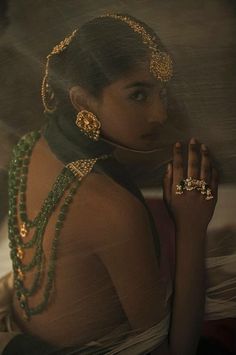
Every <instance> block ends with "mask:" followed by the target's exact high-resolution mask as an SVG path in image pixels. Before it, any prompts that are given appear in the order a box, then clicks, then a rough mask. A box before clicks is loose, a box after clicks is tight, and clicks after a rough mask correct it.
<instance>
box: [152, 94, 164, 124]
mask: <svg viewBox="0 0 236 355" xmlns="http://www.w3.org/2000/svg"><path fill="white" fill-rule="evenodd" d="M148 117H149V119H148V121H149V122H150V123H159V124H161V125H163V124H164V123H165V122H166V120H167V109H166V106H165V105H164V104H163V102H162V100H161V99H160V98H158V99H155V102H153V105H152V108H151V110H150V112H149V115H148Z"/></svg>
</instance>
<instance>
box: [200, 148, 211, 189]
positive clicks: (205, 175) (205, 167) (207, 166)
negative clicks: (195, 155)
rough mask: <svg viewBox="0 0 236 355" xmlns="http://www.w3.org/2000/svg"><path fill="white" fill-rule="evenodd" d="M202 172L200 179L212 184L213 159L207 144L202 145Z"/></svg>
mask: <svg viewBox="0 0 236 355" xmlns="http://www.w3.org/2000/svg"><path fill="white" fill-rule="evenodd" d="M201 154H202V158H201V172H200V179H201V180H204V181H205V182H206V183H207V184H208V185H210V184H211V161H210V156H209V150H208V148H207V147H206V146H205V144H202V145H201Z"/></svg>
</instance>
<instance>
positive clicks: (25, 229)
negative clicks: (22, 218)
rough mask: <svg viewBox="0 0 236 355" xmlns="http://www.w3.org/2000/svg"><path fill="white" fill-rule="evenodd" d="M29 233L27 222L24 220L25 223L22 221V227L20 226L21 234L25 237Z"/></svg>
mask: <svg viewBox="0 0 236 355" xmlns="http://www.w3.org/2000/svg"><path fill="white" fill-rule="evenodd" d="M27 234H28V230H27V228H26V224H25V222H24V223H22V225H21V228H20V236H21V237H22V238H25V237H26V236H27Z"/></svg>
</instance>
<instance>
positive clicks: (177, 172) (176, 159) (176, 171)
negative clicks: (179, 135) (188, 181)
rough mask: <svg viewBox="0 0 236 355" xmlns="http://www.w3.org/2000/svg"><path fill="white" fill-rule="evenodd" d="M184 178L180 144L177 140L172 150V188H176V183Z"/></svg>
mask: <svg viewBox="0 0 236 355" xmlns="http://www.w3.org/2000/svg"><path fill="white" fill-rule="evenodd" d="M183 178H184V166H183V155H182V148H181V144H180V143H179V142H177V143H176V144H175V146H174V150H173V189H174V190H176V185H179V183H180V181H181V180H183Z"/></svg>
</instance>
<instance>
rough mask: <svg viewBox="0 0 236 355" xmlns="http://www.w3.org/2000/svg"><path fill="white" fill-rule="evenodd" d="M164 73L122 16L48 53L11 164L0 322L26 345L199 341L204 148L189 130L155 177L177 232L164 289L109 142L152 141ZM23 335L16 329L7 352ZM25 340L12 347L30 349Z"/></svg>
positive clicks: (211, 182)
mask: <svg viewBox="0 0 236 355" xmlns="http://www.w3.org/2000/svg"><path fill="white" fill-rule="evenodd" d="M171 76H172V60H171V58H170V56H169V54H168V53H167V52H166V51H165V49H164V47H163V46H162V44H161V43H160V40H159V39H158V37H157V36H156V35H155V33H154V32H153V31H152V30H151V29H150V28H148V27H147V26H146V25H145V24H143V23H141V22H140V21H138V20H136V19H134V18H132V17H131V16H126V15H105V16H102V17H99V18H96V19H94V20H92V21H90V22H88V23H86V24H85V25H84V26H83V27H81V29H80V30H76V31H74V32H73V33H72V34H71V36H69V37H67V38H66V39H65V40H64V41H63V42H61V43H60V44H59V45H58V46H56V47H55V48H54V49H53V51H52V52H51V53H50V54H49V56H48V57H47V64H46V73H45V77H44V80H43V85H42V100H43V104H44V107H45V114H46V115H47V117H48V122H47V124H46V125H45V126H44V127H43V128H42V130H41V131H40V132H32V133H30V134H28V135H26V136H24V137H23V138H22V139H21V140H20V142H19V143H18V145H17V146H16V148H15V149H14V152H13V159H12V162H11V166H10V169H9V238H10V248H11V258H12V261H13V272H14V292H13V310H12V314H11V315H10V314H9V311H6V312H5V314H3V316H2V319H3V320H4V319H6V322H5V329H6V330H10V329H12V330H13V331H15V332H24V333H27V334H29V336H30V337H29V338H27V337H26V339H31V340H30V341H32V342H33V340H32V339H33V338H31V336H32V337H36V339H39V340H35V341H36V343H35V344H37V346H36V345H35V348H36V350H35V351H37V347H38V346H39V345H38V344H41V345H40V346H42V347H44V350H42V352H41V353H43V351H45V354H46V353H47V351H48V353H49V351H51V350H52V351H53V349H54V348H63V347H64V348H66V347H67V348H73V349H75V352H73V353H82V354H117V353H120V354H147V353H150V352H151V354H161V355H162V354H182V355H184V354H194V353H195V352H196V349H197V345H198V341H199V336H200V331H201V325H202V322H203V313H204V294H205V276H204V275H205V271H204V256H205V235H206V230H207V226H208V223H209V221H210V220H211V218H212V215H213V213H214V208H215V204H216V201H217V174H216V171H215V170H214V169H213V168H212V164H211V159H210V157H209V152H208V149H207V147H206V146H205V145H200V144H199V143H198V142H197V141H196V140H195V139H194V138H193V139H191V141H190V143H189V146H188V160H187V162H186V163H185V162H184V159H183V155H182V148H181V144H180V143H179V142H177V143H176V144H175V146H174V149H173V163H172V164H169V165H168V168H167V172H166V175H165V178H164V197H165V200H166V203H167V205H168V208H169V210H170V213H171V215H172V217H173V219H174V221H175V225H176V234H177V250H176V256H177V259H176V275H175V284H174V291H175V292H174V297H171V291H172V285H171V280H170V278H169V277H168V273H166V272H164V270H163V266H162V264H163V261H164V260H163V255H162V251H161V250H160V244H159V236H158V233H157V230H156V228H155V224H154V221H153V218H152V215H151V213H150V211H149V209H148V208H147V206H146V203H145V200H144V198H143V196H142V194H141V193H140V191H139V189H138V188H137V186H136V185H135V184H134V182H133V181H132V179H130V177H129V174H128V173H127V171H126V170H125V169H124V167H123V166H122V165H121V164H120V163H119V162H118V161H117V159H116V158H115V155H114V151H115V148H116V147H118V146H124V147H127V148H128V149H131V150H135V151H142V152H150V151H153V150H155V149H157V148H158V135H161V132H162V129H163V127H164V125H165V121H166V119H167V113H166V102H165V101H166V100H165V98H166V83H167V82H168V81H169V80H170V78H171ZM187 178H188V179H187ZM36 184H37V185H36ZM36 186H37V188H36ZM189 275H191V277H188V276H189ZM8 280H9V279H8ZM171 308H172V310H171ZM4 317H5V318H4ZM7 321H8V323H7ZM2 323H4V322H3V321H2ZM6 323H7V324H6ZM7 336H9V333H8V334H7ZM10 336H11V335H10ZM22 339H25V338H22V336H21V335H18V336H17V337H16V338H13V340H12V342H14V349H17V351H19V346H20V345H19V344H23V340H22ZM8 340H9V339H7V340H6V339H5V344H4V347H5V350H4V352H3V353H4V355H5V354H9V353H10V352H11V349H12V348H11V344H12V342H10V343H9V344H8V345H7V346H6V344H7V342H8ZM18 341H19V343H18ZM20 341H22V343H20ZM24 344H25V343H24ZM29 344H30V342H29V343H28V340H27V344H25V345H23V346H22V345H21V346H22V348H21V352H20V353H21V355H22V354H23V353H24V351H25V353H29V352H30V353H31V354H33V351H34V350H33V349H30V350H29V346H30V345H29ZM32 344H33V343H32ZM46 344H49V345H48V348H47V345H46ZM4 347H3V349H4ZM24 347H25V348H24ZM27 347H28V348H27ZM23 348H24V349H26V348H27V350H24V349H23ZM46 349H49V350H46ZM50 349H51V350H50ZM14 351H16V350H14ZM68 353H72V352H68Z"/></svg>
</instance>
